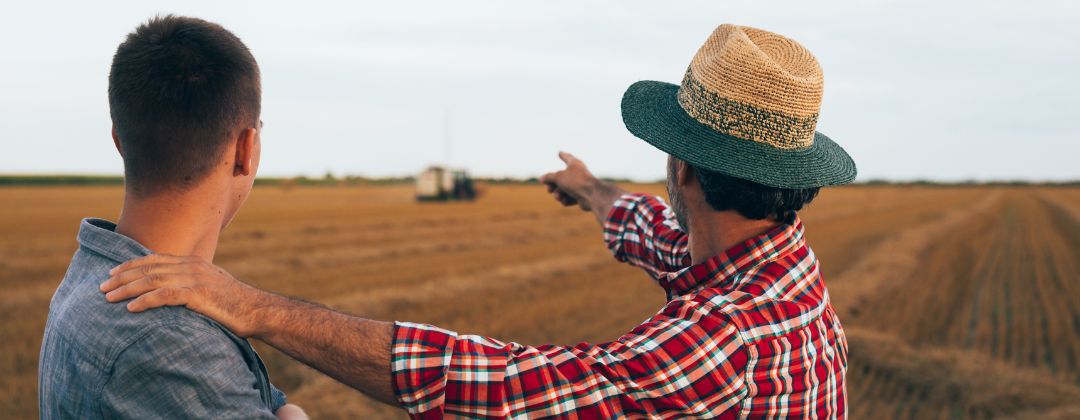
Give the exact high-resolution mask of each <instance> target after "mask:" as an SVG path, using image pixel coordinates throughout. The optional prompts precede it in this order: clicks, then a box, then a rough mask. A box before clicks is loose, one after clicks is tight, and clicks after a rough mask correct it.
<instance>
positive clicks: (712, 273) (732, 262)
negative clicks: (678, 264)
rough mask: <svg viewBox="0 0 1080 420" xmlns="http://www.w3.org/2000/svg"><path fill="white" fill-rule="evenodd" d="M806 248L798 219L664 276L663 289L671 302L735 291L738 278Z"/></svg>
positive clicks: (661, 280) (662, 279)
mask: <svg viewBox="0 0 1080 420" xmlns="http://www.w3.org/2000/svg"><path fill="white" fill-rule="evenodd" d="M804 245H805V240H804V239H803V224H802V220H801V219H799V217H798V216H796V217H795V219H794V220H793V221H792V222H791V223H785V224H782V225H780V226H777V227H775V228H773V229H771V230H769V231H768V232H766V233H765V234H763V235H761V236H757V237H754V238H751V239H749V240H747V241H746V242H743V243H741V244H739V245H736V246H733V247H731V248H729V249H728V250H727V251H724V253H722V254H720V255H717V256H714V257H712V258H709V259H708V260H705V261H704V262H702V263H700V264H697V265H693V266H690V267H687V268H684V269H682V270H679V271H676V272H671V273H665V274H663V275H661V277H660V285H661V286H663V287H664V289H665V290H666V291H667V294H668V298H673V297H676V296H681V295H684V294H686V293H689V292H694V291H698V290H701V289H705V288H712V287H715V288H720V289H724V290H735V289H737V288H738V287H739V286H740V284H739V280H740V279H741V276H739V274H742V273H745V272H746V271H748V270H750V269H751V268H754V267H757V266H758V265H761V264H762V263H765V262H768V261H772V260H774V259H776V258H777V257H779V256H781V255H784V254H787V253H789V252H791V251H792V250H794V249H797V248H799V247H801V246H804Z"/></svg>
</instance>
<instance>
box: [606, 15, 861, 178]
mask: <svg viewBox="0 0 1080 420" xmlns="http://www.w3.org/2000/svg"><path fill="white" fill-rule="evenodd" d="M823 87H824V80H823V76H822V72H821V66H819V65H818V62H817V60H816V59H814V56H813V55H812V54H810V51H808V50H807V49H806V48H804V47H803V46H802V45H799V43H797V42H795V41H794V40H791V39H788V38H785V37H783V36H780V35H777V34H774V33H772V32H768V31H763V30H760V29H754V28H749V27H746V26H736V25H721V26H720V27H719V28H716V30H715V31H713V33H712V36H710V37H709V39H708V40H706V41H705V45H702V46H701V49H700V50H698V52H697V54H696V55H695V56H694V59H693V61H691V62H690V67H689V68H688V69H687V70H686V75H685V76H684V77H683V81H682V85H681V86H677V85H673V84H670V83H664V82H656V81H650V80H646V81H640V82H637V83H634V84H633V85H631V86H630V88H629V89H627V90H626V93H625V94H624V95H623V100H622V115H623V122H624V123H625V124H626V128H627V129H628V130H630V132H631V133H633V134H634V135H635V136H637V137H639V138H641V139H642V140H645V141H646V142H649V143H650V144H652V145H653V146H655V147H657V148H659V149H660V150H663V151H664V152H667V153H668V154H670V155H672V156H675V157H677V158H679V159H682V160H684V161H686V162H688V163H690V164H691V165H694V166H696V167H700V168H704V169H709V170H712V171H716V172H720V173H723V174H725V175H728V176H733V177H736V178H741V179H745V180H748V181H753V182H757V183H759V184H764V185H768V186H771V187H778V188H809V187H821V186H825V185H838V184H846V183H849V182H851V181H852V180H853V179H855V162H853V161H852V160H851V157H850V156H848V154H847V152H845V151H844V149H843V148H841V147H840V146H839V145H837V144H836V143H834V142H833V141H832V140H830V139H829V138H828V137H826V136H825V135H824V134H821V133H818V132H817V131H815V128H816V126H817V117H818V110H819V109H820V108H821V95H822V91H823Z"/></svg>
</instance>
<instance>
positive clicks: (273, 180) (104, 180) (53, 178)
mask: <svg viewBox="0 0 1080 420" xmlns="http://www.w3.org/2000/svg"><path fill="white" fill-rule="evenodd" d="M473 179H474V180H475V181H477V182H482V183H486V184H494V185H502V184H535V183H537V182H539V181H538V180H537V178H536V177H528V178H513V177H486V178H485V177H478V178H473ZM602 179H604V180H605V181H608V182H617V183H626V184H631V183H635V182H637V183H663V182H664V180H657V181H653V182H640V181H633V180H630V179H627V178H602ZM415 181H416V178H414V177H412V176H400V177H365V176H355V175H346V176H341V177H338V176H334V175H333V174H330V173H327V174H326V175H325V176H322V177H307V176H296V177H291V178H289V177H258V178H255V185H280V186H285V187H289V186H361V185H394V184H411V183H413V182H415ZM123 184H124V178H123V177H121V176H116V175H0V186H17V185H22V186H35V185H123ZM854 185H856V186H860V185H862V186H876V185H896V186H927V187H935V186H940V187H953V186H1001V187H1008V186H1025V185H1033V186H1050V187H1080V179H1078V180H1073V181H1047V182H1032V181H1022V180H1011V181H1008V180H1006V181H976V180H967V181H959V182H955V181H953V182H942V181H933V180H915V181H890V180H884V179H871V180H867V181H861V182H856V183H855V184H854Z"/></svg>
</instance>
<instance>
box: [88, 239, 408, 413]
mask: <svg viewBox="0 0 1080 420" xmlns="http://www.w3.org/2000/svg"><path fill="white" fill-rule="evenodd" d="M113 272H114V275H113V277H112V278H110V279H109V280H108V281H106V282H105V283H102V285H101V290H102V291H105V292H109V293H108V294H106V299H108V300H109V301H110V302H119V301H122V300H125V299H130V298H133V297H135V296H139V297H138V298H136V299H134V300H132V301H131V302H128V304H127V307H128V310H130V311H132V312H142V311H144V310H147V309H150V308H155V307H159V306H186V307H187V308H188V309H191V310H193V311H195V312H198V313H201V314H203V315H206V316H208V317H210V318H213V319H214V320H216V321H218V322H220V323H221V324H222V325H224V326H225V327H226V328H228V329H229V330H231V331H232V332H233V333H235V334H237V335H239V336H241V337H253V338H256V339H259V340H262V341H265V342H266V343H267V344H270V345H271V346H273V347H274V348H277V349H278V350H281V351H282V352H284V353H285V354H288V355H289V356H292V357H293V358H295V359H296V360H299V361H300V362H302V363H304V364H306V365H309V366H311V367H314V368H315V369H317V370H319V371H320V372H323V373H325V374H327V375H328V376H330V377H332V378H334V379H337V380H338V381H341V382H342V383H344V384H346V385H348V386H350V387H352V388H355V389H357V390H359V391H361V392H363V393H365V394H367V395H368V396H371V397H372V398H375V399H377V400H379V401H382V402H384V403H387V404H391V405H397V400H396V398H395V396H394V391H393V388H392V385H391V382H390V379H391V377H390V342H391V339H392V335H393V328H394V327H393V325H392V324H390V323H388V322H382V321H373V320H368V319H363V318H360V317H356V316H351V315H347V314H344V313H341V312H337V311H334V310H332V309H329V308H326V307H324V306H321V305H316V304H312V303H308V302H304V301H301V300H298V299H291V298H287V297H284V296H280V295H277V294H274V293H271V292H267V291H264V290H260V289H257V288H255V287H252V286H250V285H247V284H246V283H243V282H241V281H239V280H236V279H235V278H233V277H232V276H231V275H229V273H227V272H225V271H224V270H222V269H220V268H218V267H216V266H214V265H212V264H210V263H209V262H206V261H205V260H203V259H201V258H198V257H174V256H167V255H157V254H155V255H151V256H149V257H146V258H142V259H138V260H132V261H129V262H127V263H125V264H123V265H120V266H118V267H117V268H116V269H114V271H113ZM121 286H122V287H121ZM140 295H141V296H140Z"/></svg>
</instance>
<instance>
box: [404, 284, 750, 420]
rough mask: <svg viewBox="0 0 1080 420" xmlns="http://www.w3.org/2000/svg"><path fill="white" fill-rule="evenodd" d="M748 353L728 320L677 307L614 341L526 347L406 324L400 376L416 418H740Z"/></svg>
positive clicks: (679, 303) (682, 303) (680, 303)
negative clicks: (451, 416) (738, 414)
mask: <svg viewBox="0 0 1080 420" xmlns="http://www.w3.org/2000/svg"><path fill="white" fill-rule="evenodd" d="M746 364H747V352H746V350H745V348H744V345H743V342H742V341H741V340H740V338H739V335H738V332H737V331H736V328H735V326H734V325H733V324H732V323H731V322H730V321H729V320H727V319H726V318H723V317H718V316H715V315H712V314H709V313H706V312H705V311H703V310H701V309H699V308H698V307H697V304H695V303H693V302H691V301H686V300H676V301H672V302H670V303H669V304H668V305H667V306H666V307H665V308H664V309H663V310H662V311H661V312H660V313H659V314H657V315H656V316H654V317H653V318H651V319H649V320H648V321H646V322H645V323H644V324H642V325H640V326H639V327H637V328H635V329H634V330H633V331H631V332H629V333H627V334H626V335H624V336H623V337H621V338H619V339H618V340H616V341H614V342H610V343H606V344H599V345H592V344H584V343H583V344H578V345H576V346H573V347H563V346H552V345H545V346H536V347H531V346H525V345H521V344H518V343H512V342H511V343H505V342H502V341H499V340H495V339H491V338H486V337H480V336H475V335H460V334H457V333H455V332H453V331H448V330H445V329H441V328H437V327H433V326H430V325H424V324H414V323H405V322H398V323H396V324H395V329H394V340H393V344H392V360H391V369H392V374H393V384H394V391H395V393H396V395H397V398H398V402H399V403H400V404H401V406H402V407H403V408H405V410H406V411H408V413H409V414H410V415H411V416H412V417H413V418H441V417H443V416H445V415H461V416H466V417H529V418H532V417H548V416H556V417H584V418H595V417H598V418H610V417H624V416H662V417H698V416H715V415H721V414H731V413H736V412H737V410H738V408H739V407H738V406H739V401H740V400H741V399H742V398H743V397H744V396H745V395H746V393H747V386H746V382H745V368H746Z"/></svg>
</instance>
